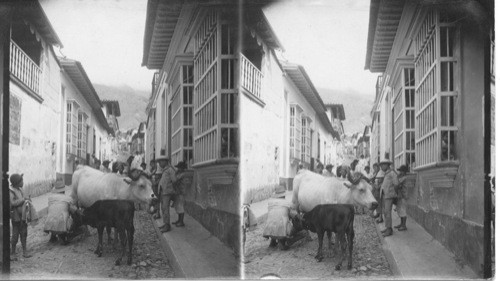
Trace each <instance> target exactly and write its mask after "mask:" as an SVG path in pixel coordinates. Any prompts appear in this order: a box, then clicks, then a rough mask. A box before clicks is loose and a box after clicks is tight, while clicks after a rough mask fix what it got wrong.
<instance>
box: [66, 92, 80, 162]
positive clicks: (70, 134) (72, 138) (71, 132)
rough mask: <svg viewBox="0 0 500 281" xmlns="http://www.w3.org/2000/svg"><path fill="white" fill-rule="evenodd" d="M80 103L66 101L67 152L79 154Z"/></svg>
mask: <svg viewBox="0 0 500 281" xmlns="http://www.w3.org/2000/svg"><path fill="white" fill-rule="evenodd" d="M79 108H80V105H78V103H76V102H75V101H68V102H66V153H68V154H72V155H75V156H76V155H77V154H78V147H77V140H78V110H79Z"/></svg>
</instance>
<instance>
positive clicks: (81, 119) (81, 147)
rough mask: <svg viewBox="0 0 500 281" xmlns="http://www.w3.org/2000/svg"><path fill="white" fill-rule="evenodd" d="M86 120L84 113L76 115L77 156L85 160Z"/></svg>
mask: <svg viewBox="0 0 500 281" xmlns="http://www.w3.org/2000/svg"><path fill="white" fill-rule="evenodd" d="M87 118H88V117H87V114H86V113H85V112H79V113H78V139H77V146H78V151H77V156H78V157H80V158H85V157H86V155H87Z"/></svg>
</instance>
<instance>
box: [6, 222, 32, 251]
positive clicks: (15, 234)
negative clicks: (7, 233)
mask: <svg viewBox="0 0 500 281" xmlns="http://www.w3.org/2000/svg"><path fill="white" fill-rule="evenodd" d="M19 236H20V237H21V245H22V246H23V250H25V249H26V238H27V237H28V224H27V223H26V222H24V221H13V222H12V238H11V240H10V244H11V247H12V249H11V250H12V251H15V247H16V245H17V241H19Z"/></svg>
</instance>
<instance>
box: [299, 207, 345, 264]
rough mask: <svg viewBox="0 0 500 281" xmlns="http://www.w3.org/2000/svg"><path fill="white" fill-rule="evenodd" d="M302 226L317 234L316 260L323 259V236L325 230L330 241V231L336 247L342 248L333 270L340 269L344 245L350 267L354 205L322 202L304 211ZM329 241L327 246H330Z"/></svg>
mask: <svg viewBox="0 0 500 281" xmlns="http://www.w3.org/2000/svg"><path fill="white" fill-rule="evenodd" d="M301 222H302V227H304V228H305V229H308V230H310V231H312V232H315V233H317V234H318V244H319V245H318V253H317V254H316V256H315V258H316V260H317V261H318V262H320V261H321V260H323V236H324V234H325V231H326V233H327V235H328V241H331V237H332V232H334V233H335V237H336V238H337V243H335V244H336V246H337V247H341V248H342V255H341V257H340V261H339V262H338V263H337V265H336V266H335V270H340V268H341V267H342V262H343V261H344V258H345V249H346V246H348V247H349V257H348V260H347V268H348V269H351V268H352V248H353V243H354V242H353V241H354V206H353V205H351V204H324V205H317V206H316V207H314V208H313V209H312V210H311V211H309V212H307V213H305V214H304V215H303V218H302V219H301ZM346 242H347V245H346ZM330 245H331V244H330V243H329V247H330Z"/></svg>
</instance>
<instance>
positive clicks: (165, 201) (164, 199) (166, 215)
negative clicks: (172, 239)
mask: <svg viewBox="0 0 500 281" xmlns="http://www.w3.org/2000/svg"><path fill="white" fill-rule="evenodd" d="M174 199H175V194H162V195H161V210H162V217H163V223H164V224H170V202H171V201H174Z"/></svg>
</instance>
